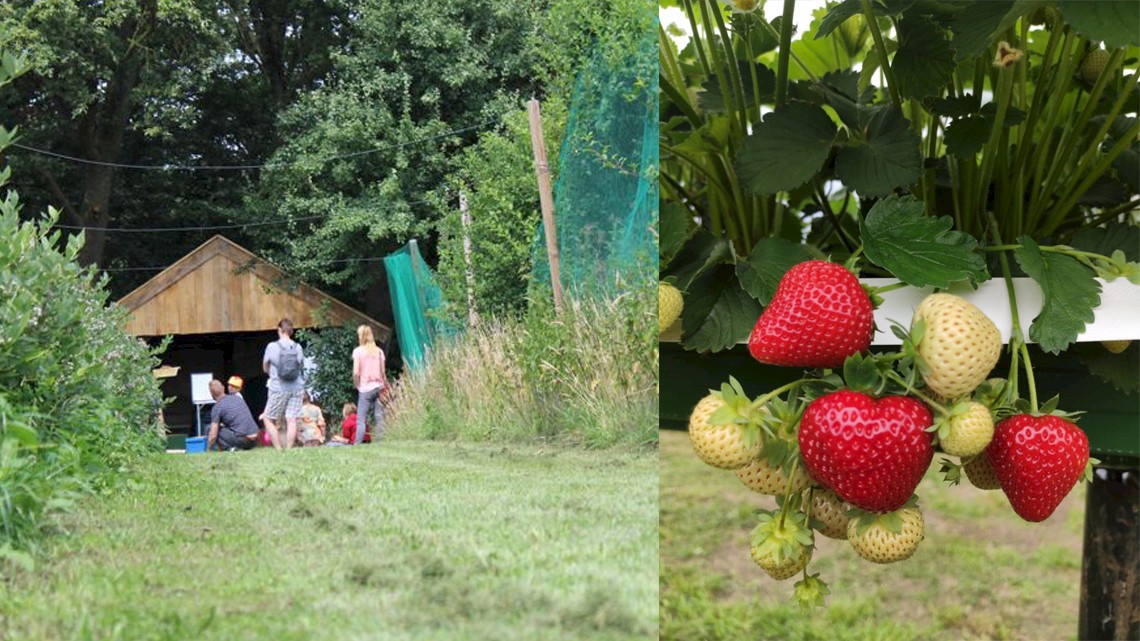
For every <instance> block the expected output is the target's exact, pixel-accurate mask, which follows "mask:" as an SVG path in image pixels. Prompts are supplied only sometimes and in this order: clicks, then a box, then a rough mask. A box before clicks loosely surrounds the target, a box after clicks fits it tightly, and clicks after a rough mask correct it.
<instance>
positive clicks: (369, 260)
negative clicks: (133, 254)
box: [101, 258, 384, 272]
mask: <svg viewBox="0 0 1140 641" xmlns="http://www.w3.org/2000/svg"><path fill="white" fill-rule="evenodd" d="M380 260H384V259H383V258H335V259H330V260H321V261H316V262H315V263H313V264H316V265H336V264H343V263H374V262H376V261H380ZM170 267H172V265H167V266H165V267H108V268H106V269H103V270H101V271H105V272H160V271H162V270H164V269H169V268H170ZM191 269H197V268H196V267H195V268H191Z"/></svg>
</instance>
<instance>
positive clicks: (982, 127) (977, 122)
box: [946, 115, 993, 158]
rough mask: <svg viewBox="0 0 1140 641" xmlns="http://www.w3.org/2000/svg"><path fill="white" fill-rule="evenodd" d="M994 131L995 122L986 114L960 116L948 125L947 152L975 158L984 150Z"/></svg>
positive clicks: (961, 156) (957, 155)
mask: <svg viewBox="0 0 1140 641" xmlns="http://www.w3.org/2000/svg"><path fill="white" fill-rule="evenodd" d="M991 131H993V122H992V121H990V120H989V119H988V118H986V117H985V116H981V115H969V116H966V117H965V118H958V119H956V120H955V121H954V122H952V123H950V125H949V126H948V127H946V153H948V154H950V155H951V156H955V157H958V158H973V157H974V155H975V154H977V153H978V152H979V151H981V150H982V147H984V146H985V144H986V141H988V140H989V139H990V132H991Z"/></svg>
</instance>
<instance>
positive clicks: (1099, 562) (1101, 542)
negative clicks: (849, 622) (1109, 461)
mask: <svg viewBox="0 0 1140 641" xmlns="http://www.w3.org/2000/svg"><path fill="white" fill-rule="evenodd" d="M1138 475H1140V470H1138V469H1136V468H1135V467H1133V468H1131V469H1114V468H1103V467H1098V468H1095V469H1094V471H1093V480H1092V483H1091V484H1089V488H1088V495H1087V497H1086V499H1085V504H1086V506H1087V507H1086V509H1085V544H1084V559H1083V562H1082V563H1081V611H1080V619H1079V621H1078V630H1077V635H1078V636H1077V638H1079V639H1088V640H1090V641H1099V640H1102V639H1103V640H1105V641H1112V640H1115V639H1138V638H1140V606H1138V605H1137V604H1138V603H1140V583H1138V582H1140V541H1138V540H1137V538H1136V531H1137V529H1138V527H1140V480H1138Z"/></svg>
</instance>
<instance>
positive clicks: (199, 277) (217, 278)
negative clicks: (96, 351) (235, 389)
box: [126, 254, 315, 336]
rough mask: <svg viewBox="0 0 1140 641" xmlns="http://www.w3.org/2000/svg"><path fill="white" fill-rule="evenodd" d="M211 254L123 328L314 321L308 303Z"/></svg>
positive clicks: (201, 328)
mask: <svg viewBox="0 0 1140 641" xmlns="http://www.w3.org/2000/svg"><path fill="white" fill-rule="evenodd" d="M238 268H239V265H237V264H236V263H235V262H233V261H232V260H230V259H229V258H227V257H226V256H223V255H220V254H218V255H214V256H213V257H211V258H209V259H208V260H206V262H205V263H203V264H202V265H200V266H198V267H197V269H193V270H192V271H190V273H188V274H186V275H185V276H182V277H181V278H180V279H179V280H177V281H176V282H175V283H173V284H172V285H170V286H169V287H167V288H166V289H165V290H164V291H162V292H161V293H159V294H158V295H157V296H155V297H154V298H152V299H150V300H148V301H147V302H145V303H143V304H142V305H141V306H139V308H138V309H136V310H135V311H134V312H133V313H132V314H131V318H130V320H129V321H128V323H127V328H126V329H127V331H128V332H130V333H132V334H134V335H136V336H157V335H163V334H206V333H213V332H218V331H229V332H249V331H260V330H267V329H273V328H275V327H277V323H278V322H279V321H280V320H281V319H282V318H289V319H291V320H292V321H293V324H294V325H296V326H297V327H309V326H312V325H314V324H315V322H314V319H313V313H312V311H313V310H312V307H311V305H310V304H309V303H308V302H306V301H305V300H303V299H301V298H299V297H297V296H294V295H292V294H289V293H286V292H283V291H280V290H274V291H273V292H268V291H267V289H269V288H270V283H268V282H267V281H265V280H263V279H262V278H260V277H258V276H257V274H255V273H254V271H252V270H247V271H244V272H243V273H240V274H236V273H235V272H236V271H237V270H238Z"/></svg>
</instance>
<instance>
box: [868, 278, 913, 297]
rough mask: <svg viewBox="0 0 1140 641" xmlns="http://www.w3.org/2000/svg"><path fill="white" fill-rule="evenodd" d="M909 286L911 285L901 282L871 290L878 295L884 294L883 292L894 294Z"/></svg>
mask: <svg viewBox="0 0 1140 641" xmlns="http://www.w3.org/2000/svg"><path fill="white" fill-rule="evenodd" d="M908 286H909V285H908V284H907V283H904V282H902V281H901V280H900V281H899V282H897V283H894V284H892V285H883V286H882V287H872V288H871V289H872V290H873V291H874V292H875V293H876V294H882V293H883V292H893V291H894V290H896V289H902V288H903V287H908Z"/></svg>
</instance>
